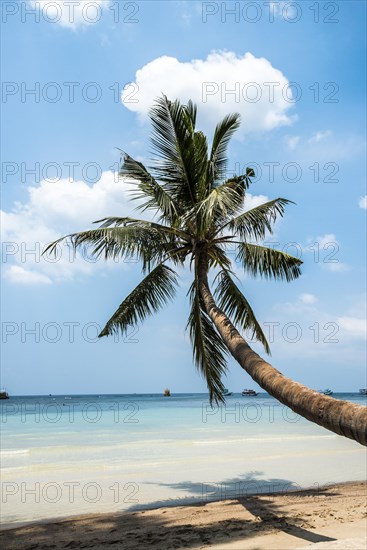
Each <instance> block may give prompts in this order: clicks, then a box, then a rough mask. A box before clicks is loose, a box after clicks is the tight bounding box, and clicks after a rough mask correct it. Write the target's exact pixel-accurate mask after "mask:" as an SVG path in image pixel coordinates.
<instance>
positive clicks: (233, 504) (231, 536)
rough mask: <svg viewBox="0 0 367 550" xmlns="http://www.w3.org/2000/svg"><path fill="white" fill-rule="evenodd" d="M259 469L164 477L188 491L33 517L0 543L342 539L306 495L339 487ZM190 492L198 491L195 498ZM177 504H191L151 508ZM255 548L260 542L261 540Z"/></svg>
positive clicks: (188, 544) (136, 544)
mask: <svg viewBox="0 0 367 550" xmlns="http://www.w3.org/2000/svg"><path fill="white" fill-rule="evenodd" d="M259 474H260V472H253V473H252V474H248V475H246V476H242V477H237V478H232V479H227V480H224V481H223V482H221V483H219V484H218V483H215V484H205V485H203V484H201V483H192V482H190V481H187V482H183V483H177V484H175V483H172V484H164V483H162V484H161V485H162V486H167V487H172V488H176V489H180V490H181V491H182V490H184V491H187V493H188V494H189V495H190V496H189V497H188V498H187V499H186V498H184V499H180V500H174V501H173V500H169V501H168V500H166V501H157V502H154V503H152V504H150V505H149V507H148V506H147V507H145V506H143V505H136V506H134V508H131V509H130V510H129V511H128V512H123V513H113V514H99V515H95V516H91V515H88V516H79V517H78V518H75V517H74V518H73V519H70V518H69V519H67V520H62V521H60V520H54V521H52V520H48V521H46V522H42V523H33V524H30V525H28V526H23V527H19V528H16V529H11V530H6V531H3V532H2V533H0V544H1V547H2V548H4V549H9V550H10V549H14V550H15V549H19V550H20V549H22V550H36V549H37V550H38V549H41V550H46V549H57V550H59V549H76V548H95V549H98V548H108V547H109V548H111V547H114V548H118V549H123V550H125V549H126V550H131V549H137V548H139V549H145V548H151V549H154V550H158V549H159V550H162V549H165V550H170V549H179V548H205V547H206V546H209V545H213V544H224V543H229V542H231V543H236V542H238V549H239V550H240V549H241V541H242V542H243V541H245V540H249V539H251V538H253V537H255V536H257V535H260V534H261V535H266V534H268V533H270V532H274V531H278V532H279V531H282V532H285V533H287V534H289V535H292V536H293V537H295V538H296V542H298V545H299V546H302V545H305V544H307V543H309V542H311V543H316V542H323V541H332V540H336V539H334V538H330V537H326V536H323V535H321V534H318V533H317V532H315V531H311V530H310V529H311V528H312V523H311V524H309V523H308V522H307V519H305V517H303V514H302V504H304V503H305V501H307V503H308V504H309V503H310V502H315V508H316V507H317V505H316V504H317V501H318V499H320V498H322V499H323V502H324V501H325V499H326V501H328V500H329V499H330V500H331V499H335V498H337V497H338V493H336V492H335V490H334V491H332V492H331V488H324V489H321V490H304V491H297V492H295V490H297V489H298V487H297V486H296V485H295V484H293V483H292V482H291V481H288V480H284V479H270V480H267V481H264V480H260V479H258V478H257V477H256V476H257V475H259ZM279 492H281V493H282V499H281V502H279V498H278V499H277V498H276V496H275V493H279ZM192 495H196V501H195V497H192ZM222 499H231V500H227V501H226V503H225V508H224V510H225V512H224V513H223V504H219V503H217V504H216V503H215V501H218V500H222ZM193 500H194V502H193ZM198 501H199V502H198ZM277 501H278V502H277ZM189 502H190V504H189ZM209 502H211V503H212V504H208V503H209ZM173 504H174V505H175V506H177V505H179V506H180V505H182V504H185V505H187V504H189V506H188V507H183V508H181V511H180V514H179V515H178V514H177V512H176V511H175V510H174V509H173V508H169V507H168V508H166V509H165V510H162V511H160V512H159V513H158V512H155V511H154V510H152V509H156V508H159V507H165V506H172V505H173ZM219 507H221V516H220V519H218V511H219ZM145 508H149V510H147V509H145ZM285 508H286V509H285ZM254 543H255V544H256V542H255V541H254ZM252 548H254V549H255V546H253V547H252ZM259 550H260V549H259Z"/></svg>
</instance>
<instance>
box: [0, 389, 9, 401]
mask: <svg viewBox="0 0 367 550" xmlns="http://www.w3.org/2000/svg"><path fill="white" fill-rule="evenodd" d="M0 399H9V394H8V392H7V391H5V390H0Z"/></svg>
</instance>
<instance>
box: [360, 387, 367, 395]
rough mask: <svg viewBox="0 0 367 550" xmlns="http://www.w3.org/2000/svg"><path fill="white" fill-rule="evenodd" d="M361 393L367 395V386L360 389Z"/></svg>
mask: <svg viewBox="0 0 367 550" xmlns="http://www.w3.org/2000/svg"><path fill="white" fill-rule="evenodd" d="M359 393H360V394H361V395H367V388H361V389H360V390H359Z"/></svg>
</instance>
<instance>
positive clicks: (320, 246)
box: [305, 233, 349, 273]
mask: <svg viewBox="0 0 367 550" xmlns="http://www.w3.org/2000/svg"><path fill="white" fill-rule="evenodd" d="M340 250H341V246H340V243H339V242H338V240H337V238H336V235H335V234H334V233H326V234H325V235H321V236H319V237H316V238H309V239H308V244H307V245H306V246H305V251H306V252H308V253H312V254H313V256H314V261H315V263H319V264H320V266H321V267H322V268H323V269H327V270H328V271H331V272H334V273H336V272H342V271H348V269H349V266H348V265H347V264H345V263H343V262H341V261H340Z"/></svg>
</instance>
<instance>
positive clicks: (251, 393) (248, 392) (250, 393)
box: [242, 390, 259, 397]
mask: <svg viewBox="0 0 367 550" xmlns="http://www.w3.org/2000/svg"><path fill="white" fill-rule="evenodd" d="M242 395H244V396H247V397H248V396H253V397H256V396H257V395H259V394H258V392H256V391H255V390H243V392H242Z"/></svg>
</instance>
